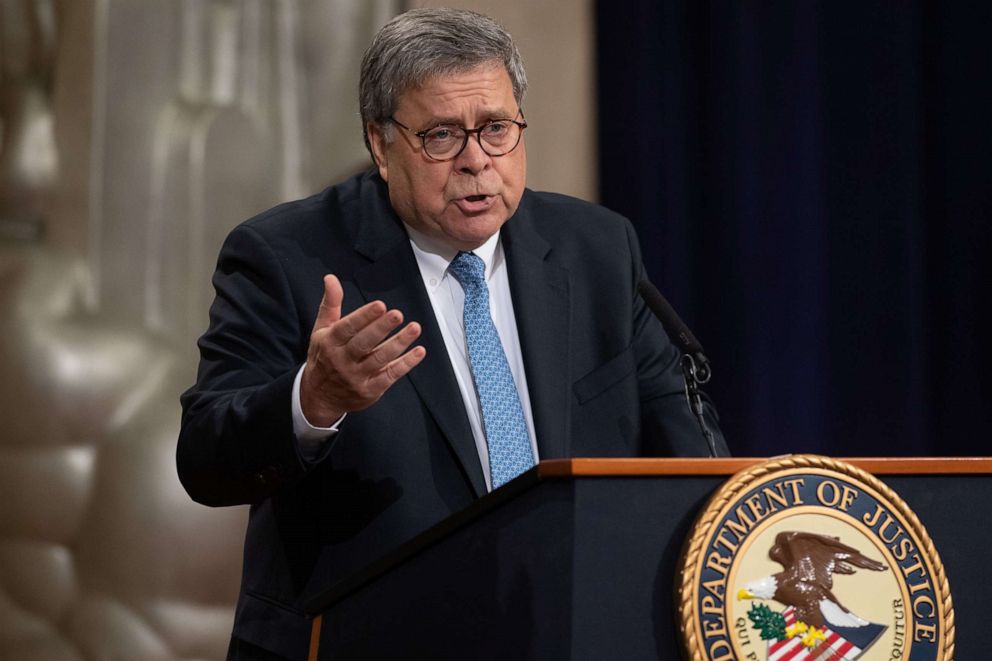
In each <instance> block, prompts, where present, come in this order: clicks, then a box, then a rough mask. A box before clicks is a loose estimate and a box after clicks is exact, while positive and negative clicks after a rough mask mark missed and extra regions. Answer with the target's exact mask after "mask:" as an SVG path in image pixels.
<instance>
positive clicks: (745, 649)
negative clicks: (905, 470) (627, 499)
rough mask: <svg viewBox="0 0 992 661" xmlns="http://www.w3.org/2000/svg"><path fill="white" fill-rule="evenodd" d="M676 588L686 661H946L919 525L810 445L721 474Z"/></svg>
mask: <svg viewBox="0 0 992 661" xmlns="http://www.w3.org/2000/svg"><path fill="white" fill-rule="evenodd" d="M679 575H680V576H681V577H682V579H681V584H680V586H679V587H678V595H677V598H678V606H679V611H680V616H681V623H680V628H681V633H682V642H683V645H684V648H685V651H686V653H687V657H688V658H689V659H692V661H807V660H816V661H842V660H843V661H852V660H853V659H863V661H872V660H875V659H879V660H881V659H885V660H888V661H906V660H911V661H951V659H952V658H953V656H954V611H953V609H952V606H951V594H950V588H949V587H948V583H947V577H946V575H945V573H944V566H943V564H942V563H941V561H940V557H939V556H938V555H937V551H936V549H935V548H934V545H933V542H932V541H931V540H930V536H929V535H928V534H927V532H926V530H925V529H924V527H923V525H922V524H921V523H920V521H919V519H918V518H917V517H916V515H915V514H914V513H913V512H912V510H910V509H909V507H908V506H907V505H906V503H904V502H903V501H902V499H901V498H899V496H898V495H896V493H895V492H893V491H892V489H890V488H889V487H888V486H886V485H885V484H883V483H882V482H881V481H879V480H878V479H876V478H875V477H873V476H871V475H869V474H868V473H866V472H864V471H862V470H861V469H859V468H856V467H854V466H852V465H850V464H847V463H844V462H841V461H837V460H834V459H830V458H827V457H819V456H814V455H793V456H789V457H785V458H780V459H775V460H771V461H768V462H765V463H762V464H759V465H757V466H754V467H752V468H749V469H747V470H745V471H741V472H740V473H738V474H737V475H735V476H733V477H732V478H730V480H728V481H727V483H726V484H724V486H723V487H722V488H721V489H720V490H719V491H718V492H717V493H716V494H714V495H713V497H712V498H711V499H710V501H709V502H708V503H707V505H706V507H705V508H704V509H703V511H702V512H701V514H700V515H699V517H698V518H697V520H696V522H695V524H694V526H693V529H692V531H691V533H690V536H689V539H688V541H687V543H686V547H685V549H684V551H683V555H682V563H681V566H680V573H679Z"/></svg>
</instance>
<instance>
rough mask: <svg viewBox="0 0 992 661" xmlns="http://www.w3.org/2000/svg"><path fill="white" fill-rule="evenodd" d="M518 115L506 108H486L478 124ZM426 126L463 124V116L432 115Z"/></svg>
mask: <svg viewBox="0 0 992 661" xmlns="http://www.w3.org/2000/svg"><path fill="white" fill-rule="evenodd" d="M516 115H517V113H516V112H512V111H510V110H507V109H506V108H494V109H491V110H485V111H483V112H481V113H480V114H479V117H481V118H482V119H481V121H480V122H479V123H478V124H477V126H480V125H481V124H482V123H484V122H488V121H489V120H492V119H513V118H514V117H515V116H516ZM425 126H426V127H428V128H430V127H432V126H462V118H461V117H455V116H438V117H432V118H431V119H429V120H428V121H427V123H426V124H425Z"/></svg>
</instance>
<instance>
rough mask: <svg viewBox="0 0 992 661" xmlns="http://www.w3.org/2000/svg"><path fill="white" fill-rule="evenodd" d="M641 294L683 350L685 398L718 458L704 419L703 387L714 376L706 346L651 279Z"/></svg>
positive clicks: (643, 283)
mask: <svg viewBox="0 0 992 661" xmlns="http://www.w3.org/2000/svg"><path fill="white" fill-rule="evenodd" d="M637 291H638V292H639V293H640V294H641V298H642V299H644V302H645V303H646V304H647V306H648V309H649V310H651V312H652V313H654V316H655V317H657V318H658V321H660V322H661V325H662V327H663V328H664V329H665V332H666V333H668V337H670V338H671V339H672V342H674V343H675V345H676V346H677V347H678V348H679V349H680V350H681V351H682V377H683V379H684V380H685V396H686V399H687V400H688V402H689V410H691V411H692V414H693V415H694V416H695V418H696V421H697V422H698V423H699V429H700V430H701V431H702V433H703V438H705V439H706V444H707V445H708V446H709V451H710V456H711V457H715V456H717V452H716V439H714V438H713V432H712V431H710V428H709V427H708V426H707V425H706V419H705V418H704V417H703V398H702V395H700V392H699V386H701V385H702V384H704V383H706V382H708V381H709V380H710V378H711V377H712V376H713V371H712V370H711V369H710V361H709V359H708V358H706V354H704V353H703V345H702V344H700V342H699V340H697V339H696V336H695V335H693V334H692V331H691V330H689V327H688V326H686V325H685V322H683V321H682V319H681V318H680V317H679V315H678V313H677V312H675V308H673V307H672V305H671V303H669V302H668V300H667V299H666V298H665V297H664V296H662V294H661V292H660V291H658V288H657V287H655V286H654V285H653V284H652V283H651V281H650V280H648V279H647V278H645V279H643V280H641V281H640V283H638V285H637Z"/></svg>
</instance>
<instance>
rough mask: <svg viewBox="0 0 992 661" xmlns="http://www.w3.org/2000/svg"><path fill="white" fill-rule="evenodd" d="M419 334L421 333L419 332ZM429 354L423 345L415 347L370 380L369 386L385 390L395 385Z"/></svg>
mask: <svg viewBox="0 0 992 661" xmlns="http://www.w3.org/2000/svg"><path fill="white" fill-rule="evenodd" d="M418 334H419V333H418ZM426 355H427V350H426V349H424V348H423V347H414V348H412V349H410V350H409V351H407V352H406V353H404V354H403V355H401V356H400V357H399V358H397V359H396V360H393V361H391V362H390V363H389V364H388V365H386V367H385V368H384V369H383V370H381V371H380V372H379V374H378V375H376V376H375V377H373V378H372V379H371V380H370V383H369V386H370V387H372V388H375V389H377V390H381V391H382V392H385V391H386V389H388V388H389V386H391V385H393V384H394V383H396V382H397V381H399V380H400V379H402V378H403V377H404V376H406V375H407V374H408V373H409V372H410V370H412V369H413V368H414V367H416V366H417V365H419V364H420V362H421V361H422V360H423V359H424V357H425V356H426Z"/></svg>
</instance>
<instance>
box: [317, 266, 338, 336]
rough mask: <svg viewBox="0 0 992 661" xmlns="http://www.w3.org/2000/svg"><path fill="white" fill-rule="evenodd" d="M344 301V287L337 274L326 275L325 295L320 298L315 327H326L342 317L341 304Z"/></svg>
mask: <svg viewBox="0 0 992 661" xmlns="http://www.w3.org/2000/svg"><path fill="white" fill-rule="evenodd" d="M342 303H344V289H342V287H341V281H340V280H338V278H337V276H336V275H330V274H328V275H325V276H324V297H323V298H322V299H321V300H320V308H319V309H318V310H317V319H316V321H314V324H313V329H314V330H315V331H316V330H318V329H320V328H326V327H327V326H330V325H331V324H333V323H334V322H336V321H338V320H339V319H340V318H341V304H342Z"/></svg>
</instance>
